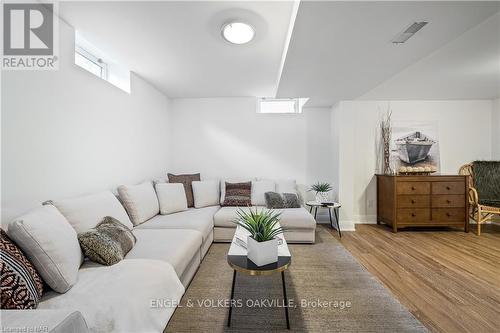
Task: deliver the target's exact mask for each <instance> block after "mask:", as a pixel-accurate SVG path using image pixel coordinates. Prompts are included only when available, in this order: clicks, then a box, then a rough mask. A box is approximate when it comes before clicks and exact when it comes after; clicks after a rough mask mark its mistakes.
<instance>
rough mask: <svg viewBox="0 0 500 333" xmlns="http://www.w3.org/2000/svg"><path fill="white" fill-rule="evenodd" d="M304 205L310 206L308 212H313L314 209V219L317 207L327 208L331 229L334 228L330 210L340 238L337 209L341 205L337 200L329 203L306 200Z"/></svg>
mask: <svg viewBox="0 0 500 333" xmlns="http://www.w3.org/2000/svg"><path fill="white" fill-rule="evenodd" d="M306 205H307V206H309V207H310V210H309V213H311V214H312V213H313V210H314V219H315V220H316V215H317V214H318V208H322V207H323V208H328V214H329V215H330V225H331V226H332V229H333V228H335V227H334V226H333V220H332V210H333V214H334V215H335V222H337V228H335V229H337V232H338V233H339V237H340V238H342V232H340V224H339V215H338V213H337V211H338V210H339V208H340V207H342V205H341V204H339V203H338V202H331V203H321V202H318V201H308V202H306Z"/></svg>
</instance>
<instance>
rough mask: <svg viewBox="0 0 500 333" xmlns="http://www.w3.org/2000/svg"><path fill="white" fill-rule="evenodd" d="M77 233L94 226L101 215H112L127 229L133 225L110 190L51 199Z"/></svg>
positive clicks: (100, 218)
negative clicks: (57, 199)
mask: <svg viewBox="0 0 500 333" xmlns="http://www.w3.org/2000/svg"><path fill="white" fill-rule="evenodd" d="M53 204H54V206H56V207H57V209H59V211H60V212H61V213H62V214H63V215H64V216H65V217H66V219H67V220H68V222H69V223H70V224H71V225H72V226H73V228H75V230H76V232H77V233H80V232H85V231H87V230H89V229H91V228H94V227H95V226H96V225H97V223H99V222H101V221H102V219H103V217H105V216H112V217H114V218H115V219H117V220H118V221H120V222H121V223H123V224H124V225H125V226H127V227H128V228H129V229H132V228H133V227H134V226H133V225H132V222H130V218H129V217H128V215H127V212H126V211H125V208H123V206H122V204H121V203H120V201H118V199H117V198H116V197H115V195H114V194H113V193H111V192H110V191H105V192H100V193H96V194H91V195H86V196H82V197H77V198H71V199H64V200H59V201H53Z"/></svg>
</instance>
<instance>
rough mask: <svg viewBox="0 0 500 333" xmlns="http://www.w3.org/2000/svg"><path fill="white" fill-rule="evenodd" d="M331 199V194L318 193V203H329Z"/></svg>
mask: <svg viewBox="0 0 500 333" xmlns="http://www.w3.org/2000/svg"><path fill="white" fill-rule="evenodd" d="M329 199H330V192H317V193H316V202H320V203H322V202H328V201H329Z"/></svg>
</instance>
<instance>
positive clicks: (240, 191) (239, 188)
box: [221, 182, 252, 206]
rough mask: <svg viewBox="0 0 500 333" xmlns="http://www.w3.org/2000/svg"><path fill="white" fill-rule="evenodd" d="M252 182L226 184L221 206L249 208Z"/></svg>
mask: <svg viewBox="0 0 500 333" xmlns="http://www.w3.org/2000/svg"><path fill="white" fill-rule="evenodd" d="M251 197H252V182H245V183H228V182H226V194H225V197H224V202H223V203H222V204H221V206H251V205H252V201H251Z"/></svg>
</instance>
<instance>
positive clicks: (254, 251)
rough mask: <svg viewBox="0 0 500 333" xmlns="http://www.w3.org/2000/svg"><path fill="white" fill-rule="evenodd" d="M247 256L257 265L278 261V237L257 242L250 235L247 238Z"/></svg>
mask: <svg viewBox="0 0 500 333" xmlns="http://www.w3.org/2000/svg"><path fill="white" fill-rule="evenodd" d="M247 251H248V253H247V256H248V259H250V260H251V261H252V262H253V263H254V264H256V265H257V266H264V265H268V264H271V263H273V262H277V261H278V239H277V238H274V239H272V240H270V241H266V242H257V241H256V240H255V239H253V238H252V237H250V236H248V239H247Z"/></svg>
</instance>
